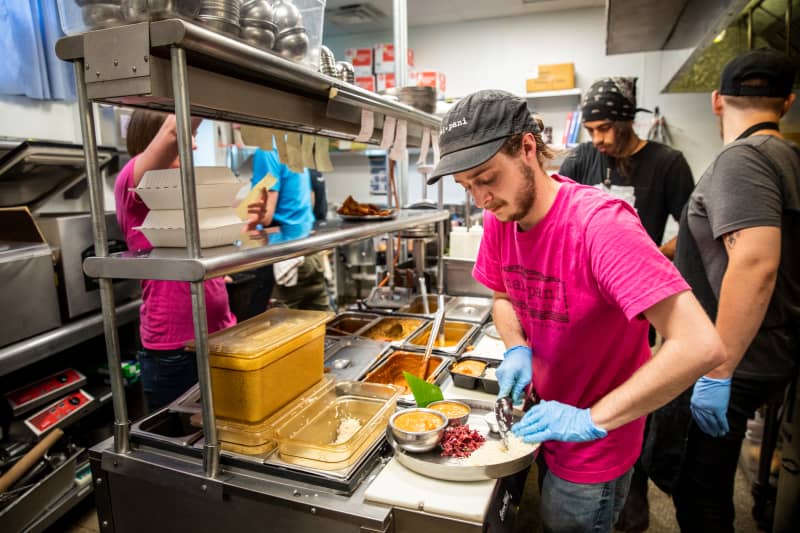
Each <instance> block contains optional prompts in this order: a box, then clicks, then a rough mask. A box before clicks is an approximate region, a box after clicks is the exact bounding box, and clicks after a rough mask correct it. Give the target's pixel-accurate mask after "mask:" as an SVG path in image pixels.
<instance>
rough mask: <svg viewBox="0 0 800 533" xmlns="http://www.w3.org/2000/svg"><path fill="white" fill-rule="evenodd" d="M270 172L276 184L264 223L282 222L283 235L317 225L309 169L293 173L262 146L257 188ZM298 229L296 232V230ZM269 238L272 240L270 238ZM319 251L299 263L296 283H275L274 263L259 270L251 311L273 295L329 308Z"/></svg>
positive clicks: (269, 194)
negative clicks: (258, 280)
mask: <svg viewBox="0 0 800 533" xmlns="http://www.w3.org/2000/svg"><path fill="white" fill-rule="evenodd" d="M267 174H271V175H272V176H273V177H274V178H275V179H276V182H275V184H274V185H273V186H272V187H271V188H270V189H269V190H268V191H267V202H266V205H267V208H266V213H265V214H264V216H263V217H262V220H263V221H264V224H265V225H279V226H281V228H282V231H281V233H282V234H284V235H295V234H297V235H298V237H299V236H301V235H300V234H301V233H302V234H303V235H305V234H307V233H308V231H309V230H310V228H311V226H312V225H313V224H314V214H313V211H312V201H311V177H310V176H309V174H308V170H307V169H305V170H303V172H301V173H298V172H293V171H292V170H290V169H289V167H287V166H286V165H285V164H283V163H281V161H280V159H279V158H278V152H277V150H275V149H273V150H272V151H269V152H268V151H266V150H262V149H261V148H259V149H258V150H256V152H255V153H254V154H253V177H252V178H251V184H252V186H253V187H255V186H256V185H257V184H258V183H259V182H260V181H261V180H262V179H264V177H265V176H266V175H267ZM295 230H296V231H295ZM270 241H271V242H272V241H273V239H272V237H270ZM325 260H326V259H325V258H324V256H322V255H320V254H313V255H307V256H305V257H304V258H303V263H302V264H300V265H299V266H297V267H296V268H297V282H296V284H293V285H291V286H284V285H281V284H279V283H278V284H276V282H275V272H274V268H273V265H268V266H266V267H262V268H260V269H258V270H256V275H257V276H259V278H260V281H261V283H260V284H259V287H258V288H257V289H256V291H255V292H254V294H253V298H252V299H251V311H254V310H256V308H260V309H261V311H258V312H262V311H264V310H266V307H267V305H268V302H269V299H270V296H274V297H275V299H276V300H279V301H281V302H282V303H284V304H285V305H287V306H288V307H293V308H299V309H317V310H325V311H327V310H330V301H329V299H328V291H327V288H326V286H325V277H324V274H323V261H325Z"/></svg>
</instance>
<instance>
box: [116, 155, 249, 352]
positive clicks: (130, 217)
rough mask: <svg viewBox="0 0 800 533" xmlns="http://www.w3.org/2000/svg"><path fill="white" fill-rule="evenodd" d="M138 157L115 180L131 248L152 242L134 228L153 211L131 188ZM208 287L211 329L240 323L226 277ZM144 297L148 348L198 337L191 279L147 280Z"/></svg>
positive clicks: (143, 322)
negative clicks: (231, 300) (231, 303)
mask: <svg viewBox="0 0 800 533" xmlns="http://www.w3.org/2000/svg"><path fill="white" fill-rule="evenodd" d="M135 160H136V158H135V157H134V158H133V159H131V160H130V161H128V163H127V164H126V165H125V166H124V167H123V168H122V171H121V172H120V173H119V175H118V176H117V181H116V183H115V184H114V198H115V200H116V203H117V221H118V222H119V226H120V228H122V232H123V234H124V235H125V241H126V242H127V244H128V249H129V250H133V251H136V250H149V249H150V248H152V246H151V245H150V242H149V241H148V240H147V237H145V236H144V234H143V233H142V232H141V231H139V230H135V229H133V228H134V226H140V225H141V224H142V222H143V221H144V217H146V216H147V213H148V211H149V209H148V208H147V206H146V205H144V202H142V201H141V199H139V197H138V196H137V195H136V193H135V192H133V191H131V190H130V188H132V187H133V164H134V161H135ZM205 289H206V316H207V318H208V332H209V333H214V332H215V331H217V330H220V329H224V328H227V327H229V326H232V325H234V324H236V317H235V316H234V315H233V313H231V311H230V307H229V305H228V291H227V290H226V289H225V281H224V280H223V279H222V278H216V279H210V280H207V281H206V282H205ZM142 301H143V303H142V307H141V309H140V311H139V314H140V318H141V324H140V327H139V334H140V336H141V338H142V345H144V347H145V348H148V349H151V350H175V349H178V348H182V347H183V346H185V345H186V343H187V342H188V341H190V340H192V339H194V319H193V317H192V297H191V294H190V292H189V283H188V282H185V281H161V280H143V281H142Z"/></svg>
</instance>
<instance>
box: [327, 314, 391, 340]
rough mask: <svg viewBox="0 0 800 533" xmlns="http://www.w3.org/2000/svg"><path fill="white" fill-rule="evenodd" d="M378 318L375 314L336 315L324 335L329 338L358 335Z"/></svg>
mask: <svg viewBox="0 0 800 533" xmlns="http://www.w3.org/2000/svg"><path fill="white" fill-rule="evenodd" d="M378 318H380V315H378V314H375V313H354V312H346V313H342V314H340V315H337V316H336V318H334V319H333V320H331V321H330V322H329V323H328V325H327V326H326V327H325V335H326V336H329V337H345V336H347V335H358V334H359V333H360V332H361V331H364V330H365V329H367V328H368V327H369V326H371V325H372V324H373V323H374V322H376V321H377V320H378Z"/></svg>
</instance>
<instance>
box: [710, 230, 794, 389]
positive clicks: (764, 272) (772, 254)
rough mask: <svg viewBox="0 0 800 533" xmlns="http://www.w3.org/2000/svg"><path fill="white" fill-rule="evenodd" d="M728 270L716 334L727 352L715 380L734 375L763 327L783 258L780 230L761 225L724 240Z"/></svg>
mask: <svg viewBox="0 0 800 533" xmlns="http://www.w3.org/2000/svg"><path fill="white" fill-rule="evenodd" d="M722 240H723V242H724V243H725V249H726V251H727V252H728V267H727V269H726V270H725V274H724V276H723V278H722V287H721V288H720V294H719V311H718V312H717V324H716V326H717V332H718V333H719V336H720V337H721V338H722V342H723V344H724V345H725V348H726V351H727V355H728V357H727V359H726V361H725V363H723V364H722V365H720V366H718V367H717V368H715V369H714V370H713V371H711V372H709V373H708V374H707V375H708V376H709V377H712V378H726V377H730V376H731V375H733V371H734V370H736V366H737V365H738V364H739V361H741V359H742V357H744V354H745V352H746V351H747V348H748V347H749V346H750V343H751V342H753V338H754V337H755V336H756V333H757V332H758V328H759V327H761V322H763V320H764V315H765V314H766V312H767V306H768V305H769V301H770V299H771V298H772V291H773V290H774V289H775V280H776V279H777V275H778V264H779V263H780V259H781V230H780V228H778V227H770V226H761V227H753V228H746V229H742V230H739V231H734V232H732V233H728V234H726V235H724V236H723V237H722Z"/></svg>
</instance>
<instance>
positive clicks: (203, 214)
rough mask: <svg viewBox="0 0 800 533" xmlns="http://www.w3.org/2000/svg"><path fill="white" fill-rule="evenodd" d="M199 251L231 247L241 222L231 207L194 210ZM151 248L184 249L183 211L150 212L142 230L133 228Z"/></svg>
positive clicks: (237, 234) (242, 225)
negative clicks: (198, 228)
mask: <svg viewBox="0 0 800 533" xmlns="http://www.w3.org/2000/svg"><path fill="white" fill-rule="evenodd" d="M197 218H198V225H199V227H200V247H201V248H213V247H215V246H227V245H230V244H233V243H234V242H235V241H236V240H238V239H239V238H240V237H241V233H242V230H243V229H244V222H242V220H241V219H240V218H239V216H238V215H237V214H236V212H235V211H234V210H233V209H232V208H230V207H211V208H206V209H198V210H197ZM133 229H138V230H139V231H141V232H142V233H144V236H145V237H147V240H148V241H150V244H152V245H153V246H154V247H164V248H185V247H186V230H185V225H184V220H183V210H182V209H169V210H156V211H150V212H149V213H148V214H147V216H146V217H145V219H144V222H143V223H142V225H141V226H136V227H134V228H133Z"/></svg>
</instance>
